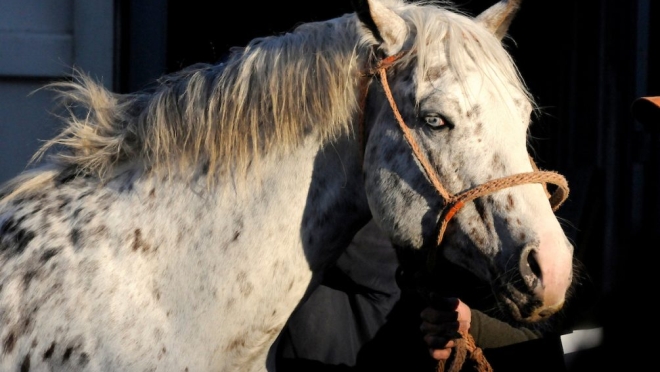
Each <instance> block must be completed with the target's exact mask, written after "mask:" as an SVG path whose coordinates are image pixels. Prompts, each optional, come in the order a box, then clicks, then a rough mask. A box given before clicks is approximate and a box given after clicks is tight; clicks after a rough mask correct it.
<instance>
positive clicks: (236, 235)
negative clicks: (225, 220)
mask: <svg viewBox="0 0 660 372" xmlns="http://www.w3.org/2000/svg"><path fill="white" fill-rule="evenodd" d="M240 235H241V232H240V231H238V230H237V231H234V237H233V238H232V239H231V241H232V242H235V241H236V239H238V237H239V236H240Z"/></svg>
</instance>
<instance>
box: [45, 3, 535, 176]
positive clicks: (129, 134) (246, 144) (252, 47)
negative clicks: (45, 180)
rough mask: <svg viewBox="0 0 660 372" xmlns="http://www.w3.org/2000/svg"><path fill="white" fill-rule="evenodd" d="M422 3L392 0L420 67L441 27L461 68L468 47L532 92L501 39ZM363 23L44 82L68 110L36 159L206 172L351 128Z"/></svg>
mask: <svg viewBox="0 0 660 372" xmlns="http://www.w3.org/2000/svg"><path fill="white" fill-rule="evenodd" d="M429 3H431V2H418V3H411V4H407V3H404V2H402V1H398V0H391V1H388V5H389V6H391V7H392V8H393V9H395V10H396V11H397V12H398V13H399V14H401V16H402V17H404V19H406V21H407V22H408V23H409V24H410V25H411V28H412V29H413V30H414V32H415V33H416V38H415V39H416V40H415V45H414V46H413V48H414V49H415V50H416V52H415V58H414V59H415V61H416V62H417V63H418V67H417V69H418V70H417V76H425V74H426V70H427V69H428V68H429V66H426V63H425V61H427V60H428V58H427V57H426V54H427V53H428V47H429V46H430V45H433V43H437V40H438V39H439V38H440V39H443V40H444V41H443V42H444V43H445V47H446V48H448V50H451V52H450V54H451V55H452V56H453V58H452V59H449V60H448V63H449V65H450V66H449V67H450V68H452V69H454V70H456V71H457V73H458V76H461V74H464V73H465V72H464V71H462V70H461V68H462V66H463V64H462V63H461V61H462V59H463V58H472V59H475V60H476V62H477V65H479V64H480V62H483V61H488V62H489V63H490V64H491V65H492V63H497V64H499V65H500V66H502V68H501V69H500V71H505V75H504V76H501V75H499V74H495V73H493V72H492V71H484V74H485V75H486V76H487V77H488V78H490V79H500V80H506V81H508V82H509V83H511V84H513V86H515V87H517V88H518V89H519V90H520V91H522V92H524V93H525V95H527V96H528V97H530V101H531V96H530V95H529V94H528V93H527V90H526V89H525V87H524V85H523V83H522V80H521V79H520V78H519V75H518V71H517V70H516V68H515V65H514V64H513V63H512V62H511V60H510V57H509V55H508V54H507V53H506V52H504V50H503V49H502V48H501V46H500V44H499V41H498V40H496V39H495V38H494V37H492V35H486V34H487V33H488V31H487V30H485V29H483V28H480V27H479V26H476V27H475V25H474V23H473V22H472V21H470V20H468V19H467V18H466V17H463V16H462V15H460V13H459V12H457V11H456V10H455V9H451V8H450V6H448V5H446V4H445V2H443V3H442V5H446V6H444V7H443V6H433V7H432V9H429V7H428V5H429ZM435 4H436V5H437V4H440V2H435ZM358 24H359V22H358V20H357V17H355V16H354V15H353V14H347V15H344V16H342V17H339V18H336V19H333V20H329V21H326V22H313V23H307V24H303V25H301V26H299V27H298V28H296V29H295V30H294V31H292V32H290V33H287V34H284V35H280V36H270V37H265V38H258V39H255V40H253V41H252V42H251V43H249V44H248V45H247V46H246V47H245V48H241V49H236V50H234V51H232V54H231V55H230V56H229V57H228V59H227V60H226V61H225V62H224V63H221V64H217V65H196V66H193V67H190V68H188V69H185V70H183V71H181V72H178V73H174V74H171V75H168V76H165V77H164V78H162V79H160V80H159V81H158V82H157V84H156V85H155V86H154V87H153V89H151V90H148V91H143V92H138V93H134V94H127V95H120V94H114V93H111V92H109V91H108V90H106V89H105V88H103V87H102V86H101V85H99V84H97V83H95V82H94V81H92V79H90V78H89V77H87V76H85V75H84V74H82V73H77V74H75V75H74V76H73V79H72V80H71V81H67V82H58V83H54V84H51V85H49V86H48V88H51V89H53V90H55V91H56V92H57V93H58V96H59V97H60V98H61V100H62V107H65V108H66V109H67V110H68V113H67V115H66V117H65V123H66V128H65V129H64V130H63V131H62V132H61V133H60V134H59V135H58V136H57V137H55V138H53V139H52V140H50V141H48V142H47V143H46V144H45V145H44V146H43V147H42V148H41V149H40V150H39V151H38V152H37V154H36V155H35V159H38V158H39V157H40V156H42V155H43V154H45V153H46V152H48V151H49V150H50V151H52V150H54V149H55V148H59V149H60V150H61V151H57V152H55V151H52V154H51V155H50V158H51V160H52V161H53V162H54V163H55V164H57V165H59V166H61V167H66V168H69V169H72V168H73V169H75V170H77V171H78V172H79V173H85V174H91V175H95V176H97V177H99V178H100V179H105V178H108V177H109V176H112V175H113V173H114V172H115V170H116V169H118V167H120V166H121V165H124V164H126V163H128V162H138V163H139V164H141V165H142V166H143V167H144V169H145V171H164V172H165V173H166V174H170V175H171V174H173V173H181V172H187V173H188V174H192V173H194V172H195V171H198V170H199V169H202V168H203V169H204V170H205V171H207V172H208V175H209V179H212V178H213V177H212V176H214V175H216V176H217V175H223V174H227V172H229V171H231V172H233V173H234V174H239V175H240V174H242V173H244V172H245V171H246V169H247V168H248V166H255V165H256V163H257V160H258V159H259V157H260V156H263V155H264V154H267V153H269V152H271V151H287V150H290V149H292V148H294V147H296V146H297V145H299V144H300V143H301V141H302V140H303V138H304V136H305V135H307V134H309V133H313V134H315V135H316V136H318V139H319V140H320V141H327V140H331V139H332V138H334V137H335V136H338V135H340V134H342V133H346V132H347V131H349V130H350V128H351V123H352V121H353V120H354V118H355V117H356V113H357V111H358V110H359V102H358V101H359V97H358V93H359V89H358V87H359V80H360V79H361V77H360V73H361V71H362V70H361V69H362V68H363V67H364V66H362V63H363V62H362V61H365V60H366V58H369V57H370V53H371V49H370V48H369V46H370V45H372V44H374V43H375V42H376V41H375V40H373V39H369V37H366V38H362V37H363V35H362V33H361V32H360V26H358ZM466 35H467V36H466ZM358 56H360V57H359V58H358ZM403 63H404V64H405V63H406V61H403ZM511 84H508V85H501V86H507V87H509V86H511Z"/></svg>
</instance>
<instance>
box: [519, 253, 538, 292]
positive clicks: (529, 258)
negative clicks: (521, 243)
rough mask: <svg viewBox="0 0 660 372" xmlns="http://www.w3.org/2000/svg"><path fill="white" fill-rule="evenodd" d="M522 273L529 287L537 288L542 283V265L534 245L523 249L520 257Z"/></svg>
mask: <svg viewBox="0 0 660 372" xmlns="http://www.w3.org/2000/svg"><path fill="white" fill-rule="evenodd" d="M520 274H521V275H522V277H523V280H524V282H525V284H526V285H527V288H529V289H531V290H532V291H534V290H536V289H537V287H538V286H539V285H540V284H541V265H540V264H539V261H538V258H537V255H536V250H535V249H534V248H533V247H527V248H525V249H524V250H523V252H522V256H521V257H520Z"/></svg>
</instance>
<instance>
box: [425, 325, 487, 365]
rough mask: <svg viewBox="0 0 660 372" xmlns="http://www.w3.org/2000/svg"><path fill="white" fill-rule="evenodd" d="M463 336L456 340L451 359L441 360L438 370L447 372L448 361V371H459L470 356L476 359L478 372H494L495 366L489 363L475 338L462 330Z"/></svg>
mask: <svg viewBox="0 0 660 372" xmlns="http://www.w3.org/2000/svg"><path fill="white" fill-rule="evenodd" d="M461 335H462V336H463V338H459V339H457V340H455V342H456V347H455V348H454V353H453V354H452V359H451V361H449V360H441V361H439V362H438V367H437V368H436V372H445V370H446V368H447V363H448V362H449V369H448V370H447V372H459V371H460V370H461V368H463V364H465V361H466V360H467V358H468V357H470V359H471V360H473V361H475V363H476V366H475V370H476V371H478V372H493V367H492V366H491V365H490V363H488V360H486V357H485V356H484V353H483V350H481V348H480V347H478V346H477V344H476V343H475V342H474V338H472V335H470V334H469V333H465V332H461Z"/></svg>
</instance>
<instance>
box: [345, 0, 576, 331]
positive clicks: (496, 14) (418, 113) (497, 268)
mask: <svg viewBox="0 0 660 372" xmlns="http://www.w3.org/2000/svg"><path fill="white" fill-rule="evenodd" d="M355 5H356V7H357V14H358V17H359V18H360V20H361V25H362V26H363V28H364V29H365V30H366V33H367V39H368V41H367V42H370V43H372V44H373V46H374V56H375V58H374V62H373V63H371V64H370V66H369V68H367V70H368V75H370V76H372V77H373V80H380V83H381V84H379V83H377V82H372V83H371V85H370V86H369V90H368V93H367V96H366V103H365V106H364V110H365V112H364V118H365V119H364V125H365V132H366V136H365V148H364V176H365V186H366V191H367V197H368V201H369V205H370V208H371V211H372V214H373V217H374V219H375V221H376V222H377V224H378V225H380V226H381V227H382V228H383V229H384V230H385V231H387V232H388V233H389V237H390V239H391V241H392V243H393V244H394V245H395V246H397V247H399V248H398V249H403V250H413V251H416V252H427V253H428V254H427V255H426V256H425V257H428V256H429V255H430V256H433V255H434V254H442V255H444V257H445V258H446V259H448V260H449V261H451V262H453V263H454V264H457V265H459V266H462V267H464V268H465V269H468V270H469V271H471V272H472V273H474V274H475V275H477V276H478V277H479V278H481V279H483V280H485V281H487V282H489V283H491V286H492V289H493V292H494V293H495V294H496V296H497V298H498V300H499V301H498V302H499V303H500V305H501V308H502V309H504V310H507V311H506V312H507V313H509V314H510V315H511V316H512V317H513V319H515V320H517V321H522V322H535V321H538V320H542V319H545V318H547V317H549V316H550V315H552V314H554V313H556V312H557V311H558V310H559V309H560V308H562V306H563V304H564V302H565V300H566V298H567V293H568V292H569V287H570V286H571V282H572V276H573V271H572V270H573V269H572V256H573V247H572V245H571V244H570V242H569V241H568V239H567V237H566V235H565V234H564V232H563V230H562V227H561V225H560V223H559V221H558V219H557V217H556V216H555V214H554V209H556V207H558V205H560V204H561V202H563V200H565V198H566V196H567V192H568V188H567V185H566V184H565V180H564V179H563V177H562V176H560V175H558V174H555V173H553V172H542V171H538V169H536V167H535V164H534V163H533V161H530V159H531V158H530V156H529V152H528V146H527V144H528V141H527V140H528V129H529V125H530V121H531V114H532V112H533V111H534V108H535V106H534V102H533V99H532V97H531V95H530V93H529V92H528V91H527V89H526V87H525V85H524V83H523V81H522V79H521V78H520V76H519V74H518V71H517V69H516V67H515V65H514V63H513V62H512V59H511V57H510V56H509V54H508V53H507V52H506V50H505V48H504V46H503V44H502V40H503V38H504V37H505V35H506V32H507V29H508V26H509V24H510V22H511V19H512V18H513V17H514V14H515V12H516V10H517V8H518V2H514V1H506V0H503V1H501V2H500V3H497V4H495V5H493V6H492V7H490V8H489V9H487V10H485V11H484V12H483V13H481V14H480V15H479V16H477V17H474V18H472V17H469V16H467V15H463V14H460V13H458V12H450V11H447V10H446V9H441V8H434V7H433V8H425V10H424V11H423V12H420V11H415V10H416V9H415V8H414V7H409V6H408V5H407V4H405V3H402V2H397V1H390V2H384V1H383V2H379V1H371V0H370V1H358V2H356V4H355ZM388 95H389V98H388ZM388 99H389V101H388ZM546 183H553V184H557V185H559V186H560V187H559V188H558V189H560V193H559V194H560V195H559V196H557V195H555V196H554V197H551V198H550V199H549V197H548V196H549V195H548V191H547V190H548V189H547V188H546V187H545V184H546Z"/></svg>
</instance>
